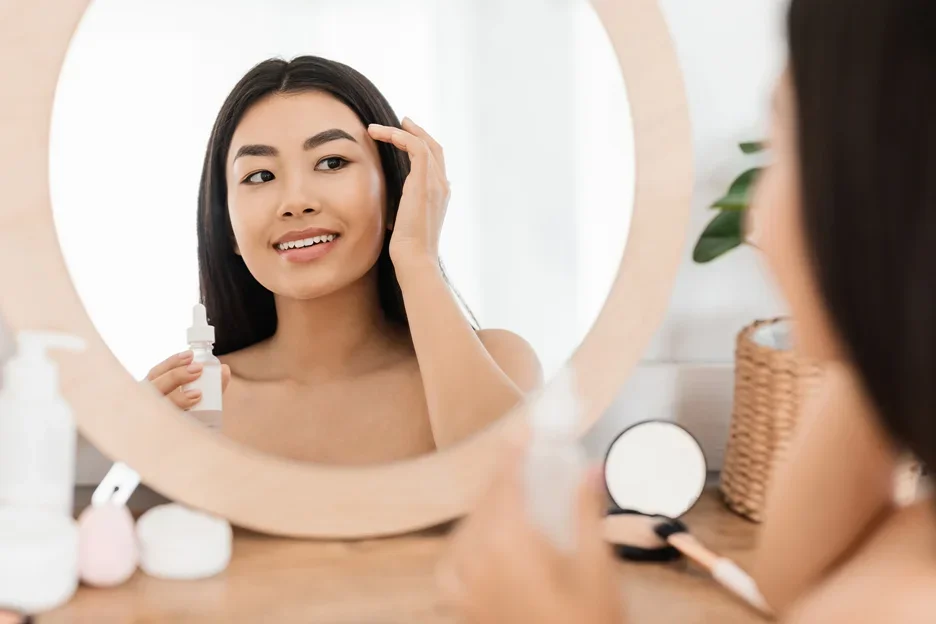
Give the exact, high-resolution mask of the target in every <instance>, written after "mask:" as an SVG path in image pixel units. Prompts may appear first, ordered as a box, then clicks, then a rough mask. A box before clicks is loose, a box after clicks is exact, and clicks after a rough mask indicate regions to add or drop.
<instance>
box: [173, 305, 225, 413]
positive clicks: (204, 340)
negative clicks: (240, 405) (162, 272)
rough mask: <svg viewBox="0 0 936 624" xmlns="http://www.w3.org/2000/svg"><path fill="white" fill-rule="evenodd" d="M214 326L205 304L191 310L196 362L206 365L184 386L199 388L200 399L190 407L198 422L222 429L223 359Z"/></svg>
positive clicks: (190, 332)
mask: <svg viewBox="0 0 936 624" xmlns="http://www.w3.org/2000/svg"><path fill="white" fill-rule="evenodd" d="M214 340H215V330H214V327H212V326H211V325H209V324H208V313H207V311H206V310H205V306H204V305H202V304H200V303H199V304H196V305H195V308H194V309H193V310H192V326H191V327H189V329H188V342H189V349H191V350H192V353H194V354H195V356H194V357H193V358H192V361H193V362H196V363H198V364H201V365H202V366H203V369H202V374H201V376H200V377H199V378H198V379H196V380H195V381H193V382H192V383H190V384H186V385H185V386H183V388H182V389H183V390H200V391H201V400H199V401H198V403H196V404H195V405H194V406H192V407H191V408H189V409H188V411H189V412H190V413H191V415H192V416H194V417H195V419H196V420H198V422H200V423H202V424H203V425H205V426H206V427H208V428H209V429H214V430H219V429H221V361H220V360H219V359H218V358H216V357H215V355H214V353H213V352H212V349H213V348H214Z"/></svg>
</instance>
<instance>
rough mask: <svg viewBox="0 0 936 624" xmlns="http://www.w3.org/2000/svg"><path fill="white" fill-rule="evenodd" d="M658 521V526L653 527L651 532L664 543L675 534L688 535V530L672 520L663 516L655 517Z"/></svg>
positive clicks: (683, 525)
mask: <svg viewBox="0 0 936 624" xmlns="http://www.w3.org/2000/svg"><path fill="white" fill-rule="evenodd" d="M657 520H659V523H658V524H655V525H654V526H653V532H654V533H656V534H657V535H658V536H659V537H660V539H661V540H663V541H666V540H668V539H669V538H670V537H671V536H673V535H676V534H677V533H688V532H689V528H688V527H687V526H686V525H685V524H683V523H682V522H680V521H679V520H675V519H673V518H666V517H663V516H657Z"/></svg>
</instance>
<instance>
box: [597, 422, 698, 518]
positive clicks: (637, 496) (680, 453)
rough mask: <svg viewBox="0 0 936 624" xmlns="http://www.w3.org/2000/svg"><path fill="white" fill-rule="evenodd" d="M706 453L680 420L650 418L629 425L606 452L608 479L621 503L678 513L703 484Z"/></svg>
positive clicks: (634, 508)
mask: <svg viewBox="0 0 936 624" xmlns="http://www.w3.org/2000/svg"><path fill="white" fill-rule="evenodd" d="M706 475H707V468H706V461H705V455H704V453H703V452H702V447H701V446H700V445H699V443H698V441H696V439H695V438H694V437H693V436H692V434H690V433H689V432H688V431H686V430H685V429H684V428H683V427H681V426H679V425H677V424H676V423H672V422H666V421H647V422H643V423H639V424H637V425H634V426H633V427H630V428H629V429H627V430H625V431H624V432H623V433H621V435H619V436H618V437H617V439H616V440H615V441H614V442H613V443H612V444H611V446H610V447H609V449H608V454H607V457H606V458H605V483H606V484H607V488H608V494H609V495H610V496H611V500H612V502H613V503H614V504H615V505H617V506H618V507H619V508H620V509H623V510H627V511H633V512H638V513H641V514H645V515H648V516H666V517H668V518H679V517H680V516H682V515H683V514H684V513H686V512H687V511H689V510H690V509H691V508H692V506H693V505H695V503H696V501H698V500H699V497H700V496H701V495H702V491H703V490H704V489H705V478H706Z"/></svg>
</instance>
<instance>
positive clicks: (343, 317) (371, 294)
mask: <svg viewBox="0 0 936 624" xmlns="http://www.w3.org/2000/svg"><path fill="white" fill-rule="evenodd" d="M275 301H276V315H277V328H276V333H275V334H274V335H273V337H272V338H271V339H270V341H269V343H268V345H267V348H268V351H269V355H270V356H271V364H272V367H273V368H275V369H276V371H277V372H278V373H279V374H277V375H276V376H277V377H281V378H285V379H291V380H294V381H299V382H315V381H326V380H331V379H335V378H342V377H348V376H355V375H359V374H362V373H365V372H368V371H371V370H374V369H376V368H379V367H381V366H382V365H384V364H386V363H387V362H389V361H390V360H391V359H394V357H399V353H400V352H401V346H402V345H403V344H404V343H403V341H401V335H400V334H401V332H400V329H399V328H397V327H395V326H393V325H392V324H391V323H389V322H388V321H387V320H386V317H385V316H384V313H383V310H382V308H381V306H380V298H379V294H378V290H377V276H376V273H374V272H371V273H369V274H367V275H366V276H364V277H363V278H361V279H360V280H358V281H357V282H354V283H353V284H350V285H348V286H347V287H345V288H343V289H341V290H338V291H335V292H333V293H331V294H328V295H325V296H323V297H317V298H315V299H307V300H300V299H289V298H286V297H280V296H276V298H275ZM388 356H389V357H388Z"/></svg>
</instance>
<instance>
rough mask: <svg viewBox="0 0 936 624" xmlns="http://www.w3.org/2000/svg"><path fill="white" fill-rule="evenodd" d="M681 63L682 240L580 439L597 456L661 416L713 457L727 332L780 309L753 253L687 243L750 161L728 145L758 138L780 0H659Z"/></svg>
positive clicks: (723, 424) (723, 432)
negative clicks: (689, 196) (647, 332)
mask: <svg viewBox="0 0 936 624" xmlns="http://www.w3.org/2000/svg"><path fill="white" fill-rule="evenodd" d="M661 4H662V7H663V10H664V12H665V15H666V18H667V21H668V23H669V26H670V30H671V32H672V35H673V38H674V40H675V42H676V47H677V53H678V55H679V58H680V62H681V64H682V69H683V73H684V76H685V81H686V87H687V90H688V95H689V105H690V111H691V115H692V122H693V139H694V148H695V157H696V181H695V195H694V199H693V212H692V222H691V226H690V231H689V244H688V245H687V247H686V249H685V250H684V260H683V265H682V268H681V269H680V272H679V276H678V278H677V281H676V288H675V291H674V292H673V296H672V301H671V307H670V310H669V312H668V314H667V318H666V320H665V322H664V323H663V326H662V328H661V329H660V331H659V332H658V333H657V335H656V337H655V339H654V341H653V344H652V345H651V347H650V349H649V350H648V352H647V353H646V354H645V356H644V358H643V361H642V363H641V364H640V365H639V366H638V368H637V370H636V371H635V373H634V375H633V376H632V377H631V378H630V379H629V381H628V382H627V384H626V385H625V387H624V388H623V389H622V391H621V393H620V395H619V396H618V398H617V400H616V401H615V403H614V405H613V406H612V407H611V408H610V409H609V410H608V412H607V414H606V415H605V417H604V418H603V419H602V420H601V421H600V422H599V423H598V424H597V425H596V426H595V427H594V429H593V430H592V432H591V434H590V435H589V438H588V445H589V449H590V450H591V451H592V453H593V454H595V455H600V454H603V453H604V451H605V449H606V448H607V446H608V445H609V444H610V443H611V441H612V440H613V438H614V437H615V436H616V435H617V434H618V433H619V432H620V431H621V430H622V429H624V428H626V427H627V426H628V425H630V424H633V423H635V422H639V421H641V420H647V419H652V418H666V419H672V420H676V421H677V422H680V423H681V424H683V425H684V426H686V427H687V428H688V429H689V430H690V431H691V432H692V433H693V434H694V435H696V437H697V438H699V440H700V442H701V443H702V445H703V447H704V449H705V452H706V455H707V458H708V460H709V466H710V468H712V469H717V468H720V467H721V461H722V454H723V451H724V443H725V440H726V438H727V431H728V424H729V421H730V416H731V403H732V391H733V375H734V367H733V361H734V346H735V338H736V335H737V333H738V332H739V331H740V330H741V328H743V327H744V326H745V325H747V324H748V323H750V322H752V321H753V320H754V319H758V318H770V317H773V316H776V315H779V314H782V313H783V311H784V308H783V304H782V303H781V301H780V300H779V298H778V296H777V294H776V292H775V290H774V287H773V285H772V284H771V283H770V278H769V276H768V275H767V274H766V273H765V271H764V269H763V265H762V263H761V262H760V261H759V259H758V257H757V255H756V254H755V252H754V251H752V250H751V249H749V248H742V249H738V250H735V251H733V252H731V253H729V254H728V255H726V256H724V257H722V258H719V259H717V260H716V261H714V262H713V263H711V264H707V265H696V264H694V263H693V262H692V247H693V245H694V244H695V241H696V240H697V239H698V236H699V234H700V233H701V232H702V230H703V229H704V228H705V226H706V224H707V223H708V221H709V220H710V219H711V217H712V216H713V214H712V212H711V211H709V210H708V208H707V206H708V205H709V204H710V203H711V202H712V201H714V200H715V199H717V198H718V196H719V195H720V194H721V193H723V192H724V191H725V190H726V189H727V188H728V185H729V184H730V183H731V181H732V179H733V178H734V177H735V176H736V175H738V174H739V173H741V171H742V170H743V169H742V167H744V166H745V164H749V161H747V160H746V158H749V157H745V156H743V155H742V154H741V153H740V151H739V150H738V149H737V146H736V144H737V143H739V142H742V141H749V140H754V139H759V138H762V137H763V136H764V133H765V132H766V129H767V124H768V121H769V100H770V93H771V89H772V86H773V82H774V79H775V77H776V75H777V74H778V73H779V71H780V70H781V69H782V66H783V62H784V59H785V35H784V18H785V10H786V6H787V0H705V1H704V2H700V1H699V0H661Z"/></svg>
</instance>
